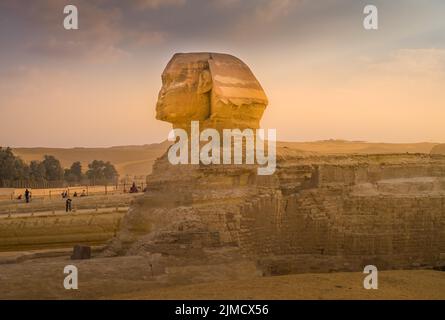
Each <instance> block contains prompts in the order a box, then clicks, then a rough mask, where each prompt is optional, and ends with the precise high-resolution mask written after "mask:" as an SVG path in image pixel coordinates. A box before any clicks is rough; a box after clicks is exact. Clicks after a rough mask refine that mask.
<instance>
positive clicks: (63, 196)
mask: <svg viewBox="0 0 445 320" xmlns="http://www.w3.org/2000/svg"><path fill="white" fill-rule="evenodd" d="M61 195H62V199H66V198H68V197H69V194H68V191H67V190H65V191H63V192H62V194H61ZM86 196H87V193H86V192H85V190H82V193H81V194H80V196H79V194H78V193H77V191H75V192H74V193H73V197H86Z"/></svg>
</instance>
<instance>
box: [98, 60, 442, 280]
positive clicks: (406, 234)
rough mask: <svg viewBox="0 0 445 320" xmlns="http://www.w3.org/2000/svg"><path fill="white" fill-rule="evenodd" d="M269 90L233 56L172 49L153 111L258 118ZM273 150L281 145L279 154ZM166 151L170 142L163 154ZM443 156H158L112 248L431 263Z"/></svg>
mask: <svg viewBox="0 0 445 320" xmlns="http://www.w3.org/2000/svg"><path fill="white" fill-rule="evenodd" d="M266 105H267V98H266V95H265V93H264V91H263V89H262V88H261V86H260V84H259V82H258V80H257V79H256V78H255V77H254V75H253V73H252V72H251V71H250V69H249V68H248V67H247V66H246V65H245V64H244V63H243V62H242V61H241V60H239V59H237V58H235V57H233V56H230V55H227V54H219V53H190V54H188V53H183V54H182V53H181V54H175V55H174V56H173V58H172V59H171V60H170V62H169V63H168V64H167V67H166V68H165V71H164V72H163V74H162V88H161V91H160V93H159V99H158V103H157V105H156V117H157V119H159V120H163V121H168V122H170V123H172V124H173V127H174V128H181V129H184V130H190V123H191V121H199V123H200V126H201V128H216V129H217V130H221V129H225V128H240V129H245V128H252V129H256V128H258V127H259V122H260V119H261V117H262V115H263V112H264V110H265V108H266ZM280 152H281V154H280ZM166 153H167V152H166ZM443 221H445V156H441V155H434V154H433V155H428V154H375V155H372V154H364V155H363V154H362V155H360V154H314V153H311V154H305V153H300V152H290V150H288V149H282V150H281V151H280V148H278V152H277V170H276V172H275V173H274V174H273V175H270V176H259V175H257V172H256V169H255V168H252V167H249V166H243V165H227V166H226V165H211V166H204V165H201V164H199V163H198V164H194V165H185V166H174V165H171V164H170V163H169V162H168V161H167V160H166V156H165V155H164V156H162V157H161V158H159V159H158V160H157V161H156V162H155V164H154V166H153V170H152V173H151V174H150V175H149V176H148V177H147V192H146V193H145V194H144V196H143V197H141V198H139V200H138V201H137V202H136V203H135V204H134V205H133V206H132V207H131V208H130V210H129V212H128V213H127V215H126V216H125V218H124V220H123V222H122V224H121V228H120V231H119V232H118V234H117V236H116V237H115V239H113V241H112V242H111V243H110V245H109V246H108V250H107V253H109V254H140V253H149V254H160V255H161V256H162V257H179V259H180V261H182V260H181V259H192V258H195V259H200V258H203V257H204V258H203V259H204V260H203V261H208V260H206V259H207V258H206V255H208V253H209V252H212V250H218V249H220V248H230V249H231V250H230V252H231V254H230V255H229V256H230V257H229V256H226V258H228V259H231V258H233V259H235V260H236V259H239V257H240V256H242V257H243V258H246V257H247V258H248V259H250V260H251V261H253V262H254V263H255V265H256V266H257V267H258V268H259V269H260V270H261V271H262V272H263V273H265V274H282V273H292V272H307V271H311V272H314V271H318V272H330V271H353V270H363V267H364V266H365V265H370V264H372V265H376V266H377V267H378V268H379V270H381V269H385V268H411V267H412V266H415V265H428V266H435V265H437V264H440V263H442V264H443V263H444V261H443V260H444V258H445V256H444V253H445V228H444V223H443Z"/></svg>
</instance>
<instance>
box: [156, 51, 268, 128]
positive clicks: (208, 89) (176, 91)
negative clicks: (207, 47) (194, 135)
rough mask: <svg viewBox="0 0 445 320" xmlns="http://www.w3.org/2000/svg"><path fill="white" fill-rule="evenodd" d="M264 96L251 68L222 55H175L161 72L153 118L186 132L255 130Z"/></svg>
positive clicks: (262, 108)
mask: <svg viewBox="0 0 445 320" xmlns="http://www.w3.org/2000/svg"><path fill="white" fill-rule="evenodd" d="M267 103H268V101H267V97H266V94H265V93H264V90H263V88H262V87H261V85H260V83H259V82H258V80H257V79H256V78H255V76H254V75H253V73H252V71H251V70H250V69H249V67H248V66H247V65H246V64H245V63H244V62H242V61H241V60H240V59H238V58H236V57H234V56H231V55H228V54H222V53H177V54H175V55H174V56H173V57H172V59H171V60H170V62H169V63H168V64H167V66H166V68H165V70H164V72H163V73H162V88H161V90H160V92H159V97H158V103H157V105H156V118H157V119H159V120H163V121H167V122H170V123H172V124H173V127H174V128H183V129H189V128H190V122H191V121H199V122H200V127H201V128H216V129H231V128H239V129H245V128H253V129H255V128H258V127H259V121H260V119H261V117H262V115H263V112H264V110H265V108H266V106H267Z"/></svg>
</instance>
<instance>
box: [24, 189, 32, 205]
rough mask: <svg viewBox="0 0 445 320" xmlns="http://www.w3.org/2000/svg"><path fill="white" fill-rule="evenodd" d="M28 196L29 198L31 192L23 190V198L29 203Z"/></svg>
mask: <svg viewBox="0 0 445 320" xmlns="http://www.w3.org/2000/svg"><path fill="white" fill-rule="evenodd" d="M29 198H31V192H29V190H28V189H26V190H25V200H26V203H29Z"/></svg>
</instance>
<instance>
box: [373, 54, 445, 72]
mask: <svg viewBox="0 0 445 320" xmlns="http://www.w3.org/2000/svg"><path fill="white" fill-rule="evenodd" d="M368 70H369V71H370V72H372V73H374V74H381V75H387V74H394V75H401V76H413V77H414V76H416V77H429V78H437V79H439V78H443V77H444V76H445V49H436V48H420V49H399V50H396V51H395V52H393V53H392V54H390V55H389V56H388V57H387V58H386V59H384V60H380V61H375V62H370V63H369V66H368Z"/></svg>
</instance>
